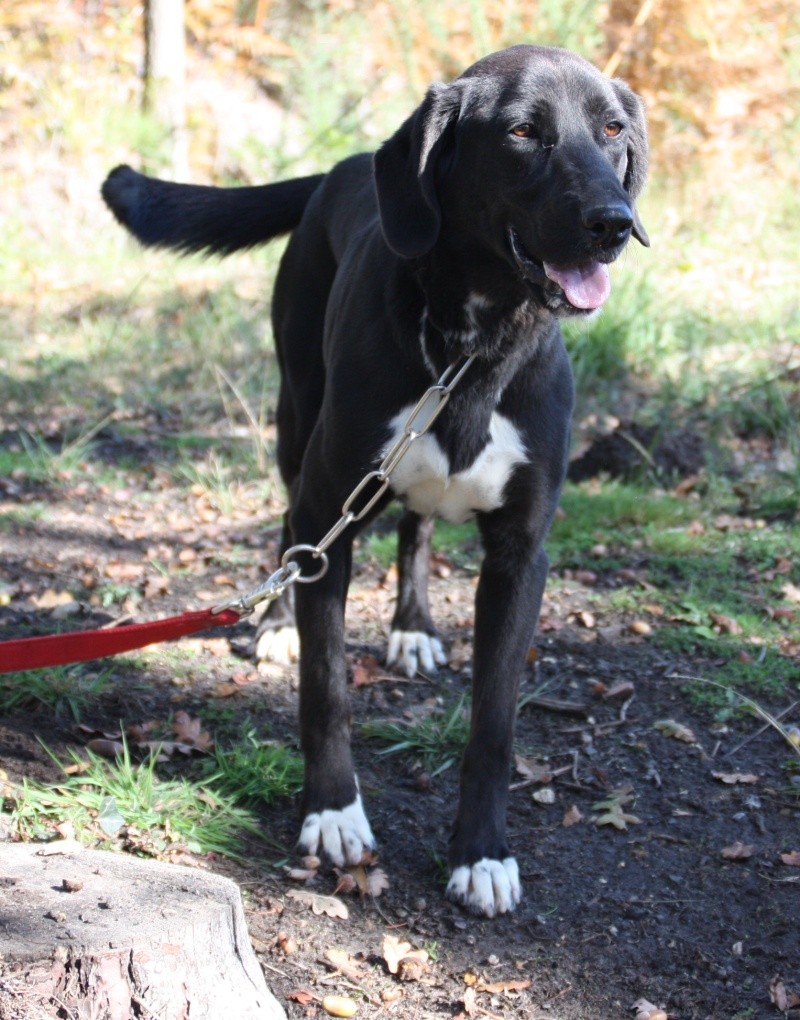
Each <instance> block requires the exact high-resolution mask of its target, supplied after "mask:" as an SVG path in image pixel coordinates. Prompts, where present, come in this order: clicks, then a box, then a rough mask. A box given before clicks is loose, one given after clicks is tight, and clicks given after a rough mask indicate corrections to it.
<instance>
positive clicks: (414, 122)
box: [374, 84, 461, 259]
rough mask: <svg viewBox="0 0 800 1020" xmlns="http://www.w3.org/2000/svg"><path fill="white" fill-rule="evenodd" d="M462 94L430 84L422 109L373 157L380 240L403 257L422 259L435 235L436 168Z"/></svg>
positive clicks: (438, 214)
mask: <svg viewBox="0 0 800 1020" xmlns="http://www.w3.org/2000/svg"><path fill="white" fill-rule="evenodd" d="M460 91H461V90H460V88H459V87H458V86H457V85H440V84H434V85H431V87H430V88H429V89H428V91H427V93H426V95H425V99H424V101H423V103H422V105H421V106H420V107H419V108H418V109H417V110H415V112H414V113H413V114H412V115H411V116H410V117H409V118H408V120H407V121H406V122H405V123H404V124H403V125H402V127H400V128H399V130H398V131H397V132H396V133H395V134H393V135H392V137H391V138H389V139H388V141H386V142H384V143H383V145H382V146H381V147H380V149H378V151H377V152H376V153H375V157H374V166H375V187H376V189H377V192H378V208H379V210H380V216H381V227H382V229H383V236H384V238H385V239H386V243H387V244H388V245H389V247H390V248H391V249H392V251H394V252H395V253H396V254H397V255H400V256H401V258H406V259H411V258H417V257H418V256H420V255H424V254H425V253H426V252H429V251H430V250H431V248H432V247H433V246H434V244H435V243H436V239H437V237H438V236H439V228H440V226H441V212H440V209H439V200H438V198H437V196H436V168H437V165H438V163H439V160H440V159H441V157H442V153H443V151H444V149H445V148H446V145H447V135H448V127H449V126H450V125H451V124H452V123H454V122H455V119H456V117H457V115H458V110H459V106H460Z"/></svg>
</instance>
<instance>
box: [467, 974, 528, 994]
mask: <svg viewBox="0 0 800 1020" xmlns="http://www.w3.org/2000/svg"><path fill="white" fill-rule="evenodd" d="M530 986H531V982H530V981H529V980H528V979H527V978H525V979H523V980H521V981H493V982H492V983H491V984H485V983H484V982H483V981H481V982H480V984H479V985H478V986H477V991H479V992H489V994H490V995H504V994H505V993H506V992H524V991H525V989H526V988H530Z"/></svg>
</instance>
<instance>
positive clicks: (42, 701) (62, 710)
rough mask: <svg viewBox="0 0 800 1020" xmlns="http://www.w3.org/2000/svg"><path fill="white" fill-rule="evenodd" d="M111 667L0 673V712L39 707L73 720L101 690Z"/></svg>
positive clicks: (69, 667) (59, 668)
mask: <svg viewBox="0 0 800 1020" xmlns="http://www.w3.org/2000/svg"><path fill="white" fill-rule="evenodd" d="M111 675H112V670H111V669H108V670H104V671H103V672H101V673H92V672H89V671H87V669H86V667H85V666H82V665H77V666H54V667H52V668H50V669H31V670H24V671H23V672H21V673H9V674H7V675H5V676H0V714H6V713H13V712H21V711H24V710H25V709H30V708H35V707H37V706H43V707H45V708H48V709H50V710H51V711H52V712H53V713H55V715H57V716H64V715H67V716H69V717H70V718H72V719H74V720H75V721H76V722H78V721H80V718H81V713H82V712H83V710H84V709H85V708H86V706H87V705H90V704H94V703H95V702H96V701H97V699H98V698H99V697H100V696H101V695H102V694H103V693H104V692H105V690H106V689H107V687H108V685H109V681H110V679H111Z"/></svg>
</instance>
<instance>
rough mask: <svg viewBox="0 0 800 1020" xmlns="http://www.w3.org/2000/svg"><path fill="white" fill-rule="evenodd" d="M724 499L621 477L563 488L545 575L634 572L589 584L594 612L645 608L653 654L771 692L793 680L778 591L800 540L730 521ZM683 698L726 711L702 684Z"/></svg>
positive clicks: (794, 533)
mask: <svg viewBox="0 0 800 1020" xmlns="http://www.w3.org/2000/svg"><path fill="white" fill-rule="evenodd" d="M731 498H732V493H731V491H730V490H729V488H726V487H724V486H718V487H717V488H716V489H712V490H711V491H709V492H708V493H707V495H706V498H705V499H704V500H703V501H697V500H693V499H686V498H683V497H679V496H677V495H674V494H670V493H664V492H659V491H657V490H650V489H647V488H645V487H643V486H641V485H627V484H624V483H621V482H600V483H597V482H595V483H591V484H589V485H579V486H572V485H568V486H567V487H566V489H565V493H564V501H563V505H564V506H565V509H566V513H565V516H564V518H563V519H561V520H559V521H557V522H556V524H555V526H554V528H553V533H552V536H551V540H550V543H549V548H550V552H551V557H552V559H553V563H554V569H555V570H556V571H558V570H560V569H564V568H565V567H569V568H589V569H591V570H593V571H595V572H597V573H600V574H606V575H608V574H614V572H615V571H616V570H617V569H618V568H620V567H622V566H626V567H628V568H630V567H631V566H634V567H635V568H636V570H637V571H638V573H639V575H640V576H641V578H642V580H643V582H644V583H643V584H641V585H640V584H634V583H630V584H619V585H618V586H616V587H612V588H611V589H610V590H609V589H606V588H604V587H600V588H598V589H597V590H595V592H593V594H592V596H591V602H592V605H593V607H595V608H596V609H597V611H598V612H600V613H602V612H603V611H609V612H612V613H616V614H618V613H628V614H630V615H632V616H633V615H637V616H639V615H641V614H643V613H651V614H652V617H651V618H652V620H653V622H654V624H655V632H654V636H653V638H652V640H653V641H654V642H655V643H657V644H658V645H659V646H660V647H662V648H663V649H665V650H667V651H670V652H672V653H676V654H678V653H681V654H693V655H699V656H700V657H701V658H702V659H703V661H706V662H711V661H713V662H715V663H716V664H715V666H714V677H715V679H717V680H719V681H720V682H721V683H723V684H726V685H730V686H731V687H732V688H737V687H740V688H741V689H742V690H747V689H749V690H752V691H757V692H764V693H769V694H771V695H772V696H775V697H777V696H780V695H781V693H782V692H784V691H786V690H787V688H792V687H794V686H795V685H796V683H797V677H796V662H795V661H794V660H793V659H792V658H791V657H790V656H788V655H784V654H781V648H782V646H783V644H784V642H785V639H786V637H787V635H788V633H789V630H790V628H791V626H792V616H791V614H792V609H793V603H792V602H791V601H790V598H789V595H787V594H786V591H785V590H784V589H785V586H786V585H787V582H789V581H790V576H789V575H790V574H794V575H795V576H797V571H796V568H794V567H793V564H797V563H800V533H798V529H797V528H796V527H794V526H792V525H791V524H787V523H784V522H781V521H775V522H773V523H772V524H771V525H769V526H766V525H765V524H764V522H763V521H759V520H756V519H752V518H748V517H743V516H741V515H739V516H736V515H734V514H731V513H730V512H729V511H730V510H731V509H734V510H735V509H736V506H735V500H734V505H732V504H731ZM721 511H725V512H724V513H720V512H721ZM788 591H789V592H791V591H792V589H788ZM692 697H693V698H694V699H695V700H696V701H697V702H698V703H702V704H704V705H708V706H711V707H714V708H716V709H718V710H720V711H724V710H725V709H726V706H727V704H728V700H727V699H726V697H725V694H724V692H722V691H720V690H719V689H718V688H714V687H711V686H707V687H702V686H701V687H698V688H697V689H694V688H693V689H692ZM733 700H734V701H735V699H733Z"/></svg>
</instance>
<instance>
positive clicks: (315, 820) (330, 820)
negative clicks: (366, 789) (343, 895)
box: [297, 795, 375, 868]
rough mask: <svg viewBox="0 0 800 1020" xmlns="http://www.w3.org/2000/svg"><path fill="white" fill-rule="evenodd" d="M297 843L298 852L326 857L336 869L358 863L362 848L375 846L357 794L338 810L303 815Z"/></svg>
mask: <svg viewBox="0 0 800 1020" xmlns="http://www.w3.org/2000/svg"><path fill="white" fill-rule="evenodd" d="M297 845H298V848H299V850H300V852H301V853H304V854H313V855H315V856H325V857H328V858H329V859H330V860H331V861H332V862H333V863H334V864H336V865H337V866H338V867H340V868H342V867H344V866H345V864H358V863H359V862H360V860H361V857H362V855H363V853H364V851H365V850H374V849H375V837H374V836H373V835H372V829H370V827H369V821H368V820H367V816H366V814H365V813H364V807H363V805H362V803H361V796H360V795H358V796H356V799H355V800H354V801H353V803H352V804H348V805H347V807H345V808H342V809H341V810H333V809H327V810H325V811H314V812H312V813H311V814H309V815H306V817H305V820H304V821H303V828H302V829H301V830H300V839H299V840H298V841H297Z"/></svg>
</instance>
